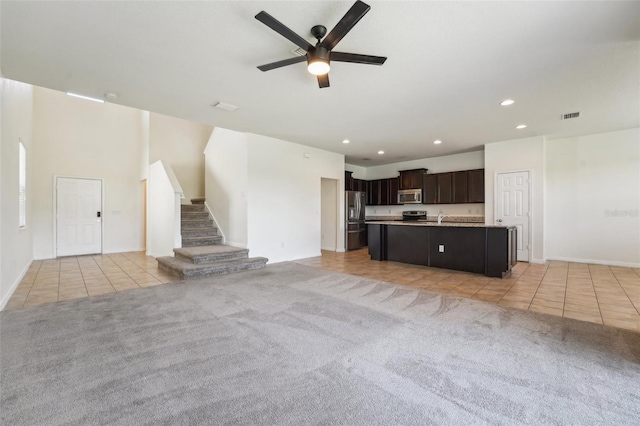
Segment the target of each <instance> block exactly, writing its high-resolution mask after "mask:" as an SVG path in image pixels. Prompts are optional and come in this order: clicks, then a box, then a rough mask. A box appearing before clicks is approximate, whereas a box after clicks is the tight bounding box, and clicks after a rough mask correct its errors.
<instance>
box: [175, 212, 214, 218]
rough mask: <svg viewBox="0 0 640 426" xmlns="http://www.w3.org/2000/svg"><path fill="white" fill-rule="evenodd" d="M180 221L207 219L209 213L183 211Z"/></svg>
mask: <svg viewBox="0 0 640 426" xmlns="http://www.w3.org/2000/svg"><path fill="white" fill-rule="evenodd" d="M181 219H186V220H194V219H209V212H205V211H199V212H192V211H183V212H181Z"/></svg>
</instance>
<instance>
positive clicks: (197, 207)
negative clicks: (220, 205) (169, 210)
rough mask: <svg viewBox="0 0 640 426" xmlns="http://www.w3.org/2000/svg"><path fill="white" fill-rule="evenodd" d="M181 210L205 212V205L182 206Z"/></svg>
mask: <svg viewBox="0 0 640 426" xmlns="http://www.w3.org/2000/svg"><path fill="white" fill-rule="evenodd" d="M180 210H181V211H182V213H184V212H203V211H205V209H204V204H180Z"/></svg>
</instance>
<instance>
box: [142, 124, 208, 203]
mask: <svg viewBox="0 0 640 426" xmlns="http://www.w3.org/2000/svg"><path fill="white" fill-rule="evenodd" d="M212 130H213V127H211V126H207V125H204V124H200V123H195V122H193V121H187V120H183V119H180V118H175V117H169V116H166V115H162V114H156V113H151V114H150V118H149V163H155V162H156V161H158V160H162V161H163V163H164V164H165V165H169V166H171V168H172V169H173V171H174V173H175V174H176V177H177V178H178V181H179V182H180V186H181V187H182V189H183V190H184V196H185V200H184V203H186V204H190V202H191V201H190V200H191V199H192V198H197V197H204V196H205V190H204V148H205V147H206V145H207V142H208V141H209V137H210V136H211V131H212Z"/></svg>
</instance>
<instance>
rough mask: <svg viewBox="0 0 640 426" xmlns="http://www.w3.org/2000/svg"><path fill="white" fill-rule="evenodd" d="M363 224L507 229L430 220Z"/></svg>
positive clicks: (478, 224) (500, 226) (375, 221)
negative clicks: (439, 222) (440, 222)
mask: <svg viewBox="0 0 640 426" xmlns="http://www.w3.org/2000/svg"><path fill="white" fill-rule="evenodd" d="M365 223H367V224H372V225H398V226H436V227H451V228H508V227H507V226H504V225H485V224H484V223H479V222H444V221H443V222H442V224H441V225H438V222H437V221H430V220H415V221H402V220H367V221H366V222H365Z"/></svg>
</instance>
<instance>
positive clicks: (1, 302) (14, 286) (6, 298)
mask: <svg viewBox="0 0 640 426" xmlns="http://www.w3.org/2000/svg"><path fill="white" fill-rule="evenodd" d="M32 263H33V259H31V260H30V261H29V262H28V263H27V266H26V268H24V270H23V271H22V272H21V273H20V275H19V276H18V279H16V281H15V282H14V283H13V284H12V285H11V287H10V288H9V292H8V293H7V294H6V295H5V296H4V297H3V298H2V300H0V312H1V311H3V310H4V308H5V306H7V303H9V299H11V296H13V293H15V291H16V289H17V288H18V286H19V285H20V281H22V279H23V278H24V276H25V275H27V271H28V270H29V268H30V267H31V264H32Z"/></svg>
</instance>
